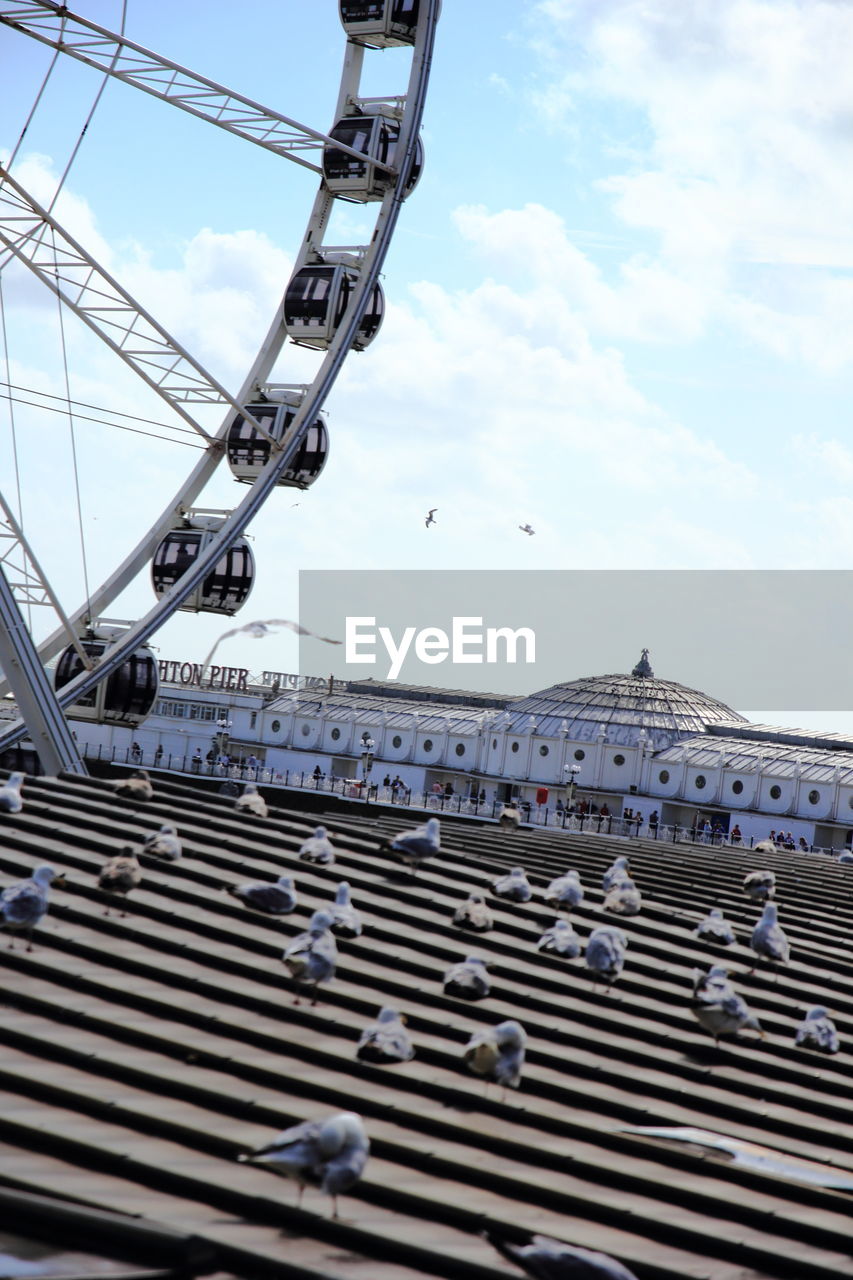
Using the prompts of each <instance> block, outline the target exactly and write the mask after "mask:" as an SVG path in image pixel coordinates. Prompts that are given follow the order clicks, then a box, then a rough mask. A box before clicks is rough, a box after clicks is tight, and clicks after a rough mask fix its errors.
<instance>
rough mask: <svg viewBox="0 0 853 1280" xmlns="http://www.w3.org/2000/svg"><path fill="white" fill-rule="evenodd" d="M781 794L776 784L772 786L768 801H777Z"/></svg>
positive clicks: (780, 789)
mask: <svg viewBox="0 0 853 1280" xmlns="http://www.w3.org/2000/svg"><path fill="white" fill-rule="evenodd" d="M781 794H782V788H781V787H777V786H776V784H775V783H774V785H773V786H772V787H771V788H770V799H771V800H778V799H779V797H780V796H781Z"/></svg>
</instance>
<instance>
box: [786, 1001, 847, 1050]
mask: <svg viewBox="0 0 853 1280" xmlns="http://www.w3.org/2000/svg"><path fill="white" fill-rule="evenodd" d="M794 1043H795V1044H797V1045H799V1047H800V1048H801V1049H817V1051H818V1053H838V1050H839V1048H840V1047H841V1046H840V1043H839V1040H838V1032H837V1031H836V1030H835V1023H834V1022H833V1021H832V1019H831V1018H830V1016H829V1014H828V1013H827V1011H826V1009H824V1008H823V1006H822V1005H816V1006H815V1007H814V1009H809V1011H808V1013H807V1014H806V1016H805V1018H804V1019H803V1021H802V1022H801V1023H800V1025H799V1026H798V1027H797V1034H796V1038H795V1040H794Z"/></svg>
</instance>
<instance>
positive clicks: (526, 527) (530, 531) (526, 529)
mask: <svg viewBox="0 0 853 1280" xmlns="http://www.w3.org/2000/svg"><path fill="white" fill-rule="evenodd" d="M518 527H519V529H520V530H521V532H522V533H526V534H527V535H528V536H529V537H531V538H532V537H533V534H534V533H535V532H536V530H535V529H532V528H531V527H530V525H529V524H520V525H519V526H518Z"/></svg>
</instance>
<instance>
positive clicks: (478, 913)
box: [453, 893, 494, 933]
mask: <svg viewBox="0 0 853 1280" xmlns="http://www.w3.org/2000/svg"><path fill="white" fill-rule="evenodd" d="M453 923H454V924H455V925H458V926H459V928H460V929H471V930H472V931H473V932H474V933H485V932H486V930H487V929H491V928H492V926H493V924H494V919H493V918H492V913H491V911H490V910H489V908H488V907H487V906H486V899H485V898H484V897H483V895H482V893H469V895H468V897H467V899H466V900H465V902H463V903H462V905H461V907H457V908H456V910H455V911H454V913H453Z"/></svg>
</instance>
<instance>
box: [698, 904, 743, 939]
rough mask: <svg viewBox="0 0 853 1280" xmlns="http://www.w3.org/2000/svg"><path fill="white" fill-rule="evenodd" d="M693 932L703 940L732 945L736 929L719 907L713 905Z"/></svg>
mask: <svg viewBox="0 0 853 1280" xmlns="http://www.w3.org/2000/svg"><path fill="white" fill-rule="evenodd" d="M693 932H694V933H695V935H696V937H697V938H701V939H702V941H703V942H716V943H717V945H718V946H720V947H730V946H731V945H732V943H733V942H734V940H735V934H734V929H732V926H731V925H730V924H729V922H728V920H726V918H725V917H724V915H723V913H722V911H720V909H719V907H712V908H711V910H710V911H709V912H708V914H707V915H706V917H705V919H704V920H700V921H699V923H698V924H697V926H696V928H695V929H694V930H693Z"/></svg>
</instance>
